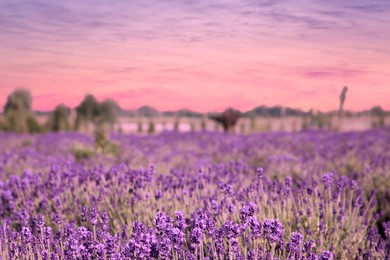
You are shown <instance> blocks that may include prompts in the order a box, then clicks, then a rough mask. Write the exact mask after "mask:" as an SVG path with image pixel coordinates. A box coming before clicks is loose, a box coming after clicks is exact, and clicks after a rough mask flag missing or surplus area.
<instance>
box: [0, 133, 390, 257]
mask: <svg viewBox="0 0 390 260" xmlns="http://www.w3.org/2000/svg"><path fill="white" fill-rule="evenodd" d="M0 202H1V204H0V225H1V228H0V258H5V259H388V258H389V254H390V129H388V128H378V129H374V130H369V131H363V132H347V133H337V132H331V131H302V132H297V133H277V132H274V133H260V134H248V135H238V134H226V133H219V132H188V133H178V132H162V133H160V134H158V135H148V136H142V135H125V134H112V135H111V136H110V140H109V141H106V140H105V141H104V142H103V144H101V143H99V140H94V138H93V137H92V136H90V135H85V134H81V133H76V132H68V133H46V134H35V135H29V134H15V133H0Z"/></svg>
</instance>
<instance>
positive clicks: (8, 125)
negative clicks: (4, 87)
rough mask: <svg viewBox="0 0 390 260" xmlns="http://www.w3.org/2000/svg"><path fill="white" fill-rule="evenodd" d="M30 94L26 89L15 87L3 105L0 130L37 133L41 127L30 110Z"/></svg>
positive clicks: (40, 130)
mask: <svg viewBox="0 0 390 260" xmlns="http://www.w3.org/2000/svg"><path fill="white" fill-rule="evenodd" d="M31 105H32V96H31V92H30V91H28V90H26V89H16V90H15V91H13V92H12V93H11V94H10V95H9V96H8V97H7V102H6V104H5V106H4V119H3V120H1V121H2V122H1V124H0V130H4V131H14V132H18V133H26V132H30V133H39V132H42V127H41V125H40V124H39V123H38V121H37V119H36V117H35V116H34V114H33V113H32V112H31Z"/></svg>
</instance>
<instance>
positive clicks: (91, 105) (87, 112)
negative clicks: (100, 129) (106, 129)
mask: <svg viewBox="0 0 390 260" xmlns="http://www.w3.org/2000/svg"><path fill="white" fill-rule="evenodd" d="M119 111H120V107H119V105H118V104H117V103H116V102H115V101H114V100H111V99H106V100H104V101H103V102H101V103H99V102H98V101H97V99H96V98H95V97H94V96H93V95H91V94H87V95H86V96H85V97H84V99H83V101H81V103H80V104H79V105H78V106H77V107H76V113H77V117H76V122H75V126H76V128H79V127H80V126H81V125H82V124H84V125H88V123H93V124H103V123H107V124H110V125H113V124H114V123H115V122H116V121H117V114H118V113H119Z"/></svg>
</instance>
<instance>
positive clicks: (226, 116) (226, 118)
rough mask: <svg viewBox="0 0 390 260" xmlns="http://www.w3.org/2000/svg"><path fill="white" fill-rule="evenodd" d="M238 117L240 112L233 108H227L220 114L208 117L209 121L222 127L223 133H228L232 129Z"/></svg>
mask: <svg viewBox="0 0 390 260" xmlns="http://www.w3.org/2000/svg"><path fill="white" fill-rule="evenodd" d="M240 116H241V112H240V111H238V110H235V109H233V108H227V109H226V110H225V111H223V112H222V113H220V114H211V115H209V117H210V119H212V120H214V121H216V122H217V123H219V124H221V125H222V127H223V130H224V131H225V132H229V131H231V130H232V129H233V128H234V126H235V125H236V123H237V121H238V119H239V118H240Z"/></svg>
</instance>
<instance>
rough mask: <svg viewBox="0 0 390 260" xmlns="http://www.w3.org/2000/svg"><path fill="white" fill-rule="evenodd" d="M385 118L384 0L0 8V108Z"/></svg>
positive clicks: (388, 53)
mask: <svg viewBox="0 0 390 260" xmlns="http://www.w3.org/2000/svg"><path fill="white" fill-rule="evenodd" d="M344 85H347V86H348V87H349V90H348V93H347V99H346V102H345V106H344V107H345V109H349V110H355V111H357V110H362V109H369V108H371V107H372V106H374V105H381V106H382V107H383V108H385V109H390V1H388V0H367V1H363V0H354V1H340V0H327V1H323V0H311V1H308V0H241V1H240V0H126V1H125V0H123V1H119V0H82V1H80V0H65V1H59V0H58V1H57V0H51V1H47V0H1V1H0V106H3V104H4V103H5V102H6V98H7V95H8V94H10V93H11V92H12V91H13V90H14V89H15V88H17V87H24V88H28V89H30V90H31V92H32V94H33V98H34V102H33V109H35V110H51V109H53V108H54V107H55V106H56V105H57V104H59V103H64V104H66V105H68V106H70V107H75V106H77V104H79V103H80V101H81V100H82V99H83V97H84V95H85V94H86V93H92V94H94V95H95V96H96V97H97V98H98V99H99V100H103V99H105V98H112V99H115V100H116V101H117V102H118V103H119V105H121V106H122V107H123V108H127V109H132V108H137V107H140V106H142V105H151V106H154V107H156V108H158V109H160V110H173V109H180V108H189V109H193V110H197V111H201V112H206V111H219V110H223V109H224V108H226V107H229V106H231V107H234V108H236V109H240V110H249V109H251V108H253V107H255V106H258V105H268V106H272V105H282V106H290V107H295V108H301V109H310V108H314V109H320V110H324V111H329V110H335V109H337V108H338V103H339V95H340V92H341V89H342V87H343V86H344Z"/></svg>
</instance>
